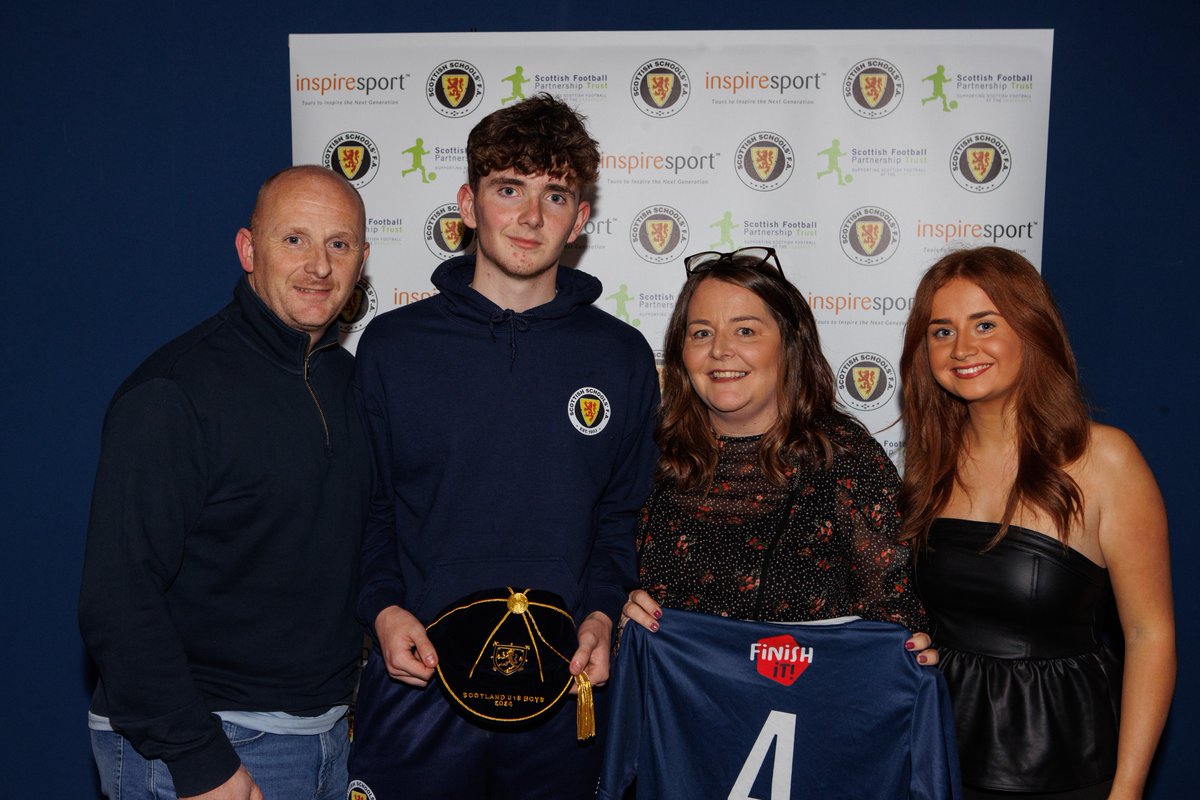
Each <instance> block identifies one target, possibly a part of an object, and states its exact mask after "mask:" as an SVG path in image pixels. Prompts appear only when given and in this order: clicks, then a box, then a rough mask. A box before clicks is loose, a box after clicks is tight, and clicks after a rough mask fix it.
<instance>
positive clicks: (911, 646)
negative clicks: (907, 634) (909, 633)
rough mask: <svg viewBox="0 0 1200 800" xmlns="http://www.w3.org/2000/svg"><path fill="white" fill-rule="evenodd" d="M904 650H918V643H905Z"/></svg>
mask: <svg viewBox="0 0 1200 800" xmlns="http://www.w3.org/2000/svg"><path fill="white" fill-rule="evenodd" d="M904 649H905V650H916V649H917V643H916V642H905V643H904Z"/></svg>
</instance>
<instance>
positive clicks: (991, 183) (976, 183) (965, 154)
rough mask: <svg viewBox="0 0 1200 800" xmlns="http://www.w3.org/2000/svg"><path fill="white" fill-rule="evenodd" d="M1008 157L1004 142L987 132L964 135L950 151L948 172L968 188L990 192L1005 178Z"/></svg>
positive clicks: (1008, 164)
mask: <svg viewBox="0 0 1200 800" xmlns="http://www.w3.org/2000/svg"><path fill="white" fill-rule="evenodd" d="M1011 166H1012V157H1011V155H1010V154H1009V151H1008V145H1006V144H1005V143H1004V141H1003V140H1001V139H1000V137H999V136H993V135H992V134H990V133H972V134H971V135H970V136H964V137H963V138H962V139H960V140H959V141H958V144H956V145H955V146H954V150H952V151H951V153H950V172H951V173H952V174H953V175H954V180H955V182H956V183H957V184H958V185H959V186H961V187H962V188H964V189H966V190H967V191H968V192H976V193H983V192H990V191H992V190H993V189H997V188H999V187H1000V184H1002V183H1004V181H1005V180H1006V179H1007V178H1008V171H1009V167H1011Z"/></svg>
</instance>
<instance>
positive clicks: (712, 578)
mask: <svg viewBox="0 0 1200 800" xmlns="http://www.w3.org/2000/svg"><path fill="white" fill-rule="evenodd" d="M827 432H828V434H829V436H830V438H831V439H832V440H833V441H834V442H835V443H840V444H841V445H843V446H844V447H846V448H848V450H849V452H844V453H838V454H835V456H834V458H833V464H832V465H831V467H830V468H829V469H828V470H825V469H815V470H808V471H803V472H802V471H800V470H798V469H796V468H793V469H792V470H790V471H789V483H788V485H787V486H776V485H774V484H772V483H771V482H770V481H769V480H768V479H767V477H766V475H765V474H764V473H763V471H762V469H761V467H760V466H759V464H758V446H759V440H760V439H761V438H762V437H761V436H746V437H720V438H719V445H718V447H719V450H720V452H719V456H718V461H717V469H716V474H715V476H714V479H713V482H712V485H711V486H710V487H708V488H707V490H706V489H705V488H703V487H702V488H700V489H697V490H695V491H690V492H679V491H677V490H676V489H675V488H674V485H673V484H668V483H659V484H657V485H656V486H655V487H654V491H653V492H652V493H651V495H650V499H649V500H648V501H647V503H646V507H645V508H644V509H643V510H642V522H641V529H640V532H639V536H638V553H639V573H640V579H641V585H642V588H643V589H645V590H646V591H647V592H649V593H650V595H651V596H652V597H653V598H654V599H655V600H656V601H658V602H659V604H661V605H662V606H664V607H667V608H683V609H687V610H690V611H702V612H705V613H709V614H719V615H721V616H725V617H734V618H738V619H754V620H773V621H787V622H801V621H811V620H819V619H829V618H832V617H840V616H847V615H856V616H860V617H862V618H864V619H872V620H882V621H888V622H899V623H901V624H903V625H905V626H907V627H908V628H909V630H911V631H920V630H927V628H928V626H927V623H926V618H925V611H924V609H923V608H922V607H921V603H920V600H919V599H918V598H917V595H916V592H915V590H914V588H913V578H912V562H911V554H910V551H909V548H908V547H907V546H905V545H900V544H898V543H897V537H898V536H899V534H900V515H899V513H898V511H897V509H896V495H897V493H898V491H899V489H900V479H899V477H898V476H897V474H896V468H895V467H894V466H893V465H892V462H891V461H890V460H889V459H888V457H887V454H886V453H884V452H883V448H881V447H880V446H879V444H878V443H877V442H876V441H875V440H874V439H873V438H872V437H871V436H870V434H868V433H867V432H866V431H865V430H863V429H862V428H860V427H859V426H857V425H855V424H853V423H850V422H843V421H839V422H837V423H834V424H832V425H830V426H827ZM789 497H790V498H791V502H790V504H789V503H788V499H789ZM785 505H787V506H789V508H787V509H785V508H784V506H785ZM785 510H786V512H787V519H786V521H785V520H784V513H785Z"/></svg>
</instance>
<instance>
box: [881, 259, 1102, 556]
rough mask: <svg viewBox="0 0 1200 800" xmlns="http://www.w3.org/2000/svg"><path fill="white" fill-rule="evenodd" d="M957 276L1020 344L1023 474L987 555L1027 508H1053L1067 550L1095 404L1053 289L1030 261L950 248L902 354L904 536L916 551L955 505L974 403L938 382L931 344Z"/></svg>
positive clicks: (912, 318)
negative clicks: (936, 301)
mask: <svg viewBox="0 0 1200 800" xmlns="http://www.w3.org/2000/svg"><path fill="white" fill-rule="evenodd" d="M956 278H962V279H964V280H967V281H970V282H971V283H973V284H975V285H976V286H978V287H979V288H980V289H982V290H983V291H984V292H985V293H986V294H987V296H988V297H989V298H990V299H991V301H992V303H994V304H995V307H996V310H997V311H998V312H999V313H1000V315H1001V316H1003V317H1004V319H1005V320H1006V321H1007V322H1008V323H1009V324H1010V325H1012V327H1013V330H1014V331H1015V332H1016V334H1017V336H1018V337H1019V338H1020V340H1021V368H1020V371H1019V373H1018V375H1017V386H1016V391H1015V392H1014V394H1013V400H1012V402H1013V403H1014V404H1015V406H1014V411H1015V415H1014V416H1015V420H1016V435H1017V475H1016V478H1015V479H1014V481H1013V485H1012V487H1011V488H1010V489H1009V491H1008V498H1007V500H1006V501H1005V504H1004V515H1003V517H1002V518H1001V520H1000V530H999V531H998V532H997V533H996V535H995V537H993V538H992V540H991V541H990V542H988V545H987V548H985V549H990V548H992V547H995V545H996V544H997V543H998V542H999V541H1000V540H1001V539H1002V538H1004V535H1005V533H1007V531H1008V526H1009V524H1010V523H1011V522H1012V518H1013V517H1014V516H1015V515H1016V512H1017V509H1018V508H1019V507H1020V506H1021V504H1022V503H1026V504H1030V505H1033V506H1035V507H1037V508H1040V509H1041V510H1042V511H1044V512H1046V514H1048V515H1049V516H1050V518H1051V519H1052V520H1053V521H1054V524H1055V526H1056V527H1057V529H1058V532H1059V535H1060V537H1061V539H1062V541H1063V543H1064V545H1065V543H1066V540H1067V536H1068V534H1069V532H1070V529H1071V522H1072V521H1073V520H1079V519H1081V518H1082V514H1083V495H1082V493H1081V492H1080V490H1079V486H1078V484H1076V483H1075V481H1074V479H1072V478H1071V476H1070V475H1068V474H1067V473H1066V470H1065V469H1064V467H1066V466H1067V465H1068V464H1071V463H1072V462H1074V461H1076V460H1077V459H1078V458H1079V457H1080V456H1082V455H1083V453H1084V450H1085V449H1086V448H1087V443H1088V430H1089V428H1088V425H1089V417H1088V409H1087V404H1086V403H1085V402H1084V400H1083V396H1082V394H1081V392H1080V388H1079V373H1078V370H1077V369H1076V366H1075V356H1074V355H1073V354H1072V352H1071V344H1070V342H1068V341H1067V332H1066V329H1065V328H1064V326H1063V322H1062V316H1061V315H1060V314H1059V311H1058V306H1057V305H1056V304H1055V302H1054V298H1053V297H1051V295H1050V289H1049V288H1048V287H1047V286H1046V283H1045V281H1043V280H1042V276H1041V275H1039V274H1038V272H1037V270H1036V269H1034V267H1033V265H1032V264H1030V263H1029V262H1028V261H1027V260H1026V259H1025V258H1024V257H1022V256H1021V255H1019V254H1018V253H1014V252H1013V251H1011V250H1007V249H1005V248H1003V247H980V248H976V249H973V250H959V251H956V252H952V253H950V254H948V255H947V256H945V257H944V258H942V259H941V260H940V261H938V262H937V263H936V264H934V265H933V266H932V267H930V268H929V270H928V271H927V272H926V273H925V275H924V276H923V277H922V278H921V282H920V283H919V284H918V285H917V293H916V297H915V298H914V299H913V305H912V310H911V311H910V312H909V315H908V322H907V323H906V325H905V328H904V349H903V352H902V354H901V356H900V379H901V382H902V384H903V387H904V389H903V392H902V398H901V416H900V418H901V420H902V421H903V422H904V430H905V436H906V440H905V448H904V483H903V487H902V489H901V492H900V511H901V514H902V515H903V518H904V536H903V538H904V539H905V540H911V539H915V540H916V541H917V543H918V545H924V544H925V543H926V542H927V540H928V537H929V526H930V525H931V524H932V522H933V520H934V518H935V517H936V516H937V515H938V513H939V512H940V511H941V510H942V509H943V508H945V506H946V503H948V502H949V500H950V495H951V492H952V491H953V489H954V485H955V483H956V482H957V480H958V462H959V457H960V455H961V454H962V452H963V444H964V441H963V437H964V434H965V431H966V424H967V405H966V403H965V402H963V401H962V400H961V399H959V398H958V397H955V396H954V395H953V394H951V393H950V392H948V391H946V390H945V389H943V388H942V387H941V386H939V385H938V383H937V382H936V381H935V380H934V378H933V371H932V370H931V368H930V366H929V351H928V347H927V333H928V328H929V320H930V318H931V314H932V308H933V295H934V293H935V292H937V290H938V289H941V288H942V287H943V286H945V285H946V284H947V283H949V282H950V281H952V280H954V279H956Z"/></svg>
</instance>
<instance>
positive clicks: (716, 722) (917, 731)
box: [598, 609, 961, 800]
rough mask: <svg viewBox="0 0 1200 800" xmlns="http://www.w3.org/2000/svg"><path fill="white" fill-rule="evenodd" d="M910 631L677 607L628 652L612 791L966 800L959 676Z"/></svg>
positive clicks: (616, 702) (741, 798)
mask: <svg viewBox="0 0 1200 800" xmlns="http://www.w3.org/2000/svg"><path fill="white" fill-rule="evenodd" d="M907 638H908V631H906V630H905V629H904V628H903V627H902V626H900V625H895V624H892V623H886V622H869V621H865V620H860V619H856V618H849V619H844V620H838V621H834V622H832V623H830V622H822V623H799V624H778V623H768V622H744V621H739V620H731V619H726V618H724V617H716V616H711V615H708V614H696V613H692V612H688V611H679V610H674V609H666V610H664V611H663V618H662V620H661V627H660V629H659V631H658V632H656V633H650V632H649V631H647V630H645V629H643V628H641V627H640V626H638V625H636V624H630V625H629V626H628V627H627V629H626V630H625V632H624V635H623V637H622V641H621V650H620V656H619V657H618V658H617V660H616V665H615V673H614V676H613V686H612V687H611V693H612V697H611V698H610V701H611V709H610V715H611V718H610V721H609V723H608V732H607V740H608V744H607V749H606V751H605V766H604V770H603V773H602V776H601V781H600V790H599V794H598V797H599V798H601V800H621V798H622V796H623V794H624V792H625V790H626V789H627V787H628V786H629V785H630V783H632V782H633V781H634V779H635V778H636V780H637V796H638V797H639V798H654V800H671V799H672V798H687V799H688V800H698V799H699V798H719V800H750V799H751V798H753V799H754V800H787V798H810V799H812V800H841V799H842V798H845V800H885V799H886V800H893V799H899V798H916V799H919V800H926V799H927V798H928V799H929V800H935V799H936V800H943V799H944V798H952V799H954V800H957V798H959V797H960V796H961V788H960V781H959V774H958V753H957V750H956V746H955V740H954V717H953V714H952V712H951V707H950V697H949V695H948V693H947V691H946V685H945V681H944V680H943V678H942V675H941V673H940V672H938V670H937V669H936V668H933V667H922V666H920V665H918V664H917V663H916V660H915V659H914V658H913V656H912V654H911V653H909V652H908V651H906V650H905V649H904V642H905V640H906V639H907Z"/></svg>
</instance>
